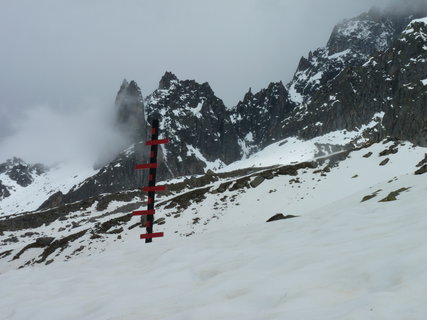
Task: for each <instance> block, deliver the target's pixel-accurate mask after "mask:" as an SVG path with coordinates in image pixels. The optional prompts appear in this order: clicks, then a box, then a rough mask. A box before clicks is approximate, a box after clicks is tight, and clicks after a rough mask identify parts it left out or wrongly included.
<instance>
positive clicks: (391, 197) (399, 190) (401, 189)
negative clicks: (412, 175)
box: [378, 188, 410, 202]
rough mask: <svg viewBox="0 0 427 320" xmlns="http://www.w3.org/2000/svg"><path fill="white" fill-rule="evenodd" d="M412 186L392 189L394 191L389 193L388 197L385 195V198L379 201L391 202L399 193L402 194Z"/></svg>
mask: <svg viewBox="0 0 427 320" xmlns="http://www.w3.org/2000/svg"><path fill="white" fill-rule="evenodd" d="M409 189H410V188H400V189H398V190H395V191H392V192H390V193H389V194H388V196H387V197H385V198H384V199H381V200H380V201H378V202H389V201H395V200H397V198H396V197H397V196H398V195H399V194H401V193H402V192H404V191H408V190H409Z"/></svg>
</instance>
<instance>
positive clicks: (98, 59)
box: [0, 0, 387, 161]
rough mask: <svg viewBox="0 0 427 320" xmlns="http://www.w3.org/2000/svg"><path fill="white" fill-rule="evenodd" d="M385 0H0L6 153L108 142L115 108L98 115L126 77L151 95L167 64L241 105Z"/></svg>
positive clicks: (0, 124) (1, 138) (1, 140)
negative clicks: (339, 26)
mask: <svg viewBox="0 0 427 320" xmlns="http://www.w3.org/2000/svg"><path fill="white" fill-rule="evenodd" d="M384 2H387V0H215V1H205V0H155V1H154V0H117V1H112V0H72V1H71V0H69V1H65V0H38V1H34V0H0V59H1V63H0V161H1V160H4V158H7V157H10V156H11V155H12V154H16V155H19V156H22V157H24V158H26V159H28V160H29V161H43V160H45V159H46V153H49V154H50V157H49V156H48V157H47V159H46V161H53V160H54V159H55V155H54V154H57V153H61V152H63V153H64V152H65V151H63V150H62V149H61V148H63V147H62V146H60V145H61V143H62V144H65V141H69V142H70V143H71V144H73V145H76V146H78V145H79V144H80V142H81V140H84V141H86V140H89V141H90V144H91V145H92V146H93V145H94V144H96V143H97V141H98V139H101V140H102V139H104V140H105V139H106V138H105V136H104V134H105V133H104V132H102V130H107V129H106V128H107V127H106V126H105V125H99V127H98V124H99V122H100V121H101V119H104V120H105V119H107V118H108V116H106V115H104V116H100V120H97V117H98V115H99V114H100V113H105V114H111V111H112V110H113V101H114V98H115V94H116V92H117V90H118V88H119V86H120V84H121V82H122V80H123V78H127V79H128V80H132V79H133V80H136V81H137V83H138V84H139V85H140V87H141V89H142V92H143V94H144V95H147V94H149V93H151V92H152V91H153V90H154V89H156V87H157V85H158V81H159V80H160V77H161V76H162V74H163V73H164V72H165V71H166V70H169V71H172V72H174V73H175V74H176V75H177V76H178V78H180V79H196V80H197V81H199V82H205V81H208V82H209V83H210V84H211V86H212V88H213V90H214V91H215V93H216V94H217V96H219V97H220V98H222V99H223V100H224V102H225V104H226V105H227V106H232V105H235V104H236V103H237V102H238V100H239V99H241V98H242V97H243V95H244V93H245V92H246V91H247V90H248V88H249V87H252V89H253V91H257V90H259V89H261V88H264V87H266V86H267V85H268V83H269V82H271V81H279V80H282V81H284V82H288V81H289V80H290V79H291V77H292V75H293V73H294V72H295V69H296V67H297V64H298V61H299V58H300V57H301V56H303V55H304V56H306V55H307V53H308V51H309V50H313V49H316V48H317V47H319V46H323V45H325V43H326V42H327V40H328V38H329V35H330V33H331V30H332V28H333V26H334V25H335V24H336V23H337V22H339V21H341V20H343V19H344V18H351V17H353V16H356V15H358V14H360V13H361V12H363V11H367V10H369V8H370V7H371V6H373V5H378V6H381V5H383V3H384ZM82 119H85V120H84V121H83V120H82ZM84 125H86V126H87V127H85V128H83V129H78V128H82V126H84ZM58 128H59V129H58ZM77 129H78V130H77ZM78 131H79V132H78ZM88 136H90V137H91V138H90V139H87V137H88ZM111 139H113V137H111ZM79 141H80V142H79ZM29 142H31V143H30V145H29ZM91 145H89V146H88V145H86V146H85V148H81V149H79V148H78V147H75V148H74V147H73V148H74V149H73V148H70V149H72V150H69V151H68V153H69V154H68V153H67V152H65V153H67V155H68V156H71V157H72V154H75V153H82V152H86V151H85V150H89V149H93V148H91Z"/></svg>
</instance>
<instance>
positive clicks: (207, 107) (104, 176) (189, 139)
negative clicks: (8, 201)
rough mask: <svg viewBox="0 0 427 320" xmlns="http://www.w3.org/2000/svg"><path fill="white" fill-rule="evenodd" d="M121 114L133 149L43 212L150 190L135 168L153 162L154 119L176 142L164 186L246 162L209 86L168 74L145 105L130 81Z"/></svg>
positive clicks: (163, 158)
mask: <svg viewBox="0 0 427 320" xmlns="http://www.w3.org/2000/svg"><path fill="white" fill-rule="evenodd" d="M116 110H118V113H117V123H118V125H119V126H120V127H121V128H123V131H125V132H126V134H128V135H129V136H130V137H132V140H133V142H134V143H133V145H132V146H130V147H129V148H128V149H126V150H125V151H124V152H121V153H120V154H119V155H118V156H117V157H116V158H115V159H114V160H113V161H111V162H110V163H108V164H107V165H105V166H104V167H102V168H101V169H100V170H99V172H98V173H97V174H96V175H94V176H92V177H89V178H88V179H86V180H85V181H83V182H81V183H80V184H77V185H75V186H74V187H73V188H72V189H71V190H70V191H69V192H68V193H66V194H63V193H62V192H57V193H56V194H54V195H52V196H51V197H50V198H49V199H48V200H47V201H45V202H44V203H43V204H42V206H41V207H40V209H46V208H50V207H54V206H58V205H61V204H65V203H71V202H74V201H78V200H81V199H85V198H89V197H93V196H96V195H98V194H101V193H113V192H118V191H122V190H129V189H136V188H139V187H141V186H143V185H145V184H147V176H146V175H144V174H143V173H142V172H137V171H136V170H135V164H136V163H146V162H149V148H148V147H146V146H145V141H146V140H147V139H148V138H147V137H148V134H147V132H148V131H149V128H150V125H149V124H150V123H151V121H152V119H153V118H158V119H160V120H161V124H160V129H161V131H160V136H161V137H168V138H170V140H171V142H170V143H168V144H167V145H161V147H160V149H159V155H158V162H159V164H160V166H159V169H158V179H160V180H164V179H169V178H172V177H179V176H183V175H194V174H203V173H204V172H206V171H207V170H208V169H215V168H219V167H221V166H223V165H224V164H229V163H231V162H232V161H235V160H238V159H240V158H241V150H240V147H239V144H238V140H237V132H236V129H235V126H234V125H233V123H232V121H231V119H230V117H229V114H228V111H227V110H226V108H225V105H224V103H223V102H222V100H221V99H219V98H218V97H216V96H215V94H214V92H213V90H212V88H211V87H210V86H209V84H208V83H203V84H200V83H197V82H196V81H194V80H179V79H178V78H177V77H176V76H175V75H174V74H172V73H170V72H166V73H165V74H164V76H163V77H162V78H161V80H160V82H159V88H158V89H157V90H155V91H154V92H153V93H152V94H151V95H149V96H148V97H146V98H145V99H143V97H142V95H141V90H140V88H139V87H138V85H137V84H136V83H135V82H134V81H131V82H129V83H128V82H127V81H124V82H123V84H122V86H121V88H120V90H119V92H118V94H117V98H116ZM144 115H145V116H144ZM145 118H146V119H145ZM147 123H148V124H147ZM126 130H127V131H126ZM138 132H140V133H138ZM161 137H160V138H161Z"/></svg>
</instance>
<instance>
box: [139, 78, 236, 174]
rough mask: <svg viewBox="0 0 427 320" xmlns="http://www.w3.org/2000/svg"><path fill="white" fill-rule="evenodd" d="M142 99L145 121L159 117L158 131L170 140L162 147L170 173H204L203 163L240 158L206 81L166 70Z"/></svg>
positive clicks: (219, 102)
mask: <svg viewBox="0 0 427 320" xmlns="http://www.w3.org/2000/svg"><path fill="white" fill-rule="evenodd" d="M145 102H146V113H147V119H148V122H149V123H151V121H152V119H156V118H157V119H159V120H160V128H161V130H162V131H161V134H163V135H164V136H165V137H166V136H167V137H169V138H170V139H171V142H170V143H169V144H167V145H164V146H162V149H163V152H164V156H165V158H166V161H167V165H168V167H169V169H170V171H171V172H172V173H173V175H175V176H180V175H184V174H195V173H204V172H205V167H206V164H205V163H206V162H215V161H218V160H219V161H221V162H223V163H226V164H228V163H231V162H232V161H235V160H237V159H240V156H241V154H240V148H239V145H238V144H237V133H236V130H235V128H234V126H233V124H232V122H231V120H230V118H229V115H228V112H227V110H226V108H225V106H224V103H223V102H222V100H221V99H219V98H218V97H216V96H215V94H214V92H213V90H212V89H211V87H210V86H209V84H208V83H206V82H205V83H203V84H199V83H197V82H196V81H194V80H178V78H177V77H176V76H175V75H173V74H172V73H170V72H166V74H165V75H164V76H163V77H162V79H161V80H160V83H159V89H157V90H156V91H154V92H153V94H151V95H150V96H148V97H147V99H146V100H145Z"/></svg>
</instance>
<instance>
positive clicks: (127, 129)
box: [116, 79, 146, 142]
mask: <svg viewBox="0 0 427 320" xmlns="http://www.w3.org/2000/svg"><path fill="white" fill-rule="evenodd" d="M116 110H117V111H116V112H117V113H116V124H117V125H118V128H119V129H120V130H121V131H122V132H123V133H125V134H126V136H128V137H129V138H130V139H131V140H130V142H137V141H139V139H141V138H144V137H145V135H144V133H143V132H144V128H145V127H146V123H145V116H144V101H143V96H142V93H141V89H140V88H139V86H138V84H137V83H136V82H135V81H134V80H132V81H130V82H128V81H127V80H126V79H125V80H123V82H122V85H121V86H120V89H119V92H118V93H117V97H116Z"/></svg>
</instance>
